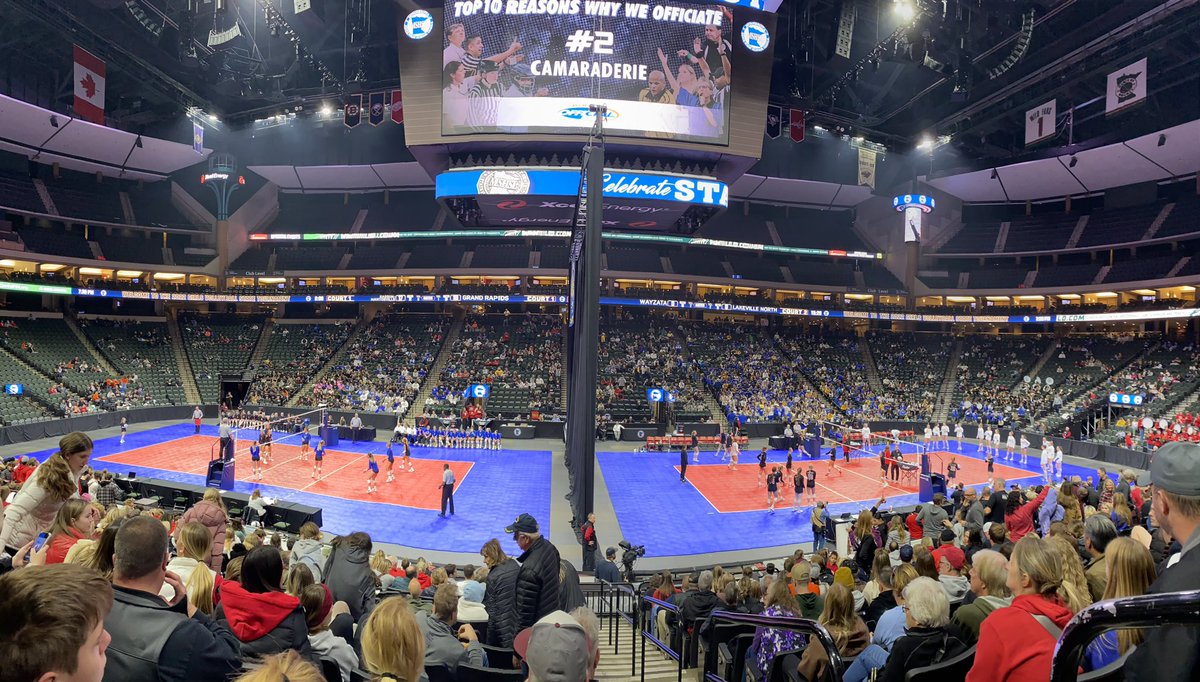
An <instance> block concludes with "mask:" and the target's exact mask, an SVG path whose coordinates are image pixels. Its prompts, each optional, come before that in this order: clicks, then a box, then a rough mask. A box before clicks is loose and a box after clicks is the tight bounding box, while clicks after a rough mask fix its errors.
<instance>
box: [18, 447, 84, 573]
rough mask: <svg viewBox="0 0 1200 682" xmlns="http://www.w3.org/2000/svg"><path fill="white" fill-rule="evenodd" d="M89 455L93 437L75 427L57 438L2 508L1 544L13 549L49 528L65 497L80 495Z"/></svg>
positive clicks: (65, 499)
mask: <svg viewBox="0 0 1200 682" xmlns="http://www.w3.org/2000/svg"><path fill="white" fill-rule="evenodd" d="M91 456H92V439H91V438H90V437H89V436H88V435H87V434H86V433H81V432H79V431H76V432H74V433H68V434H67V435H65V436H63V437H62V438H61V439H60V440H59V441H58V452H55V453H54V454H53V455H50V457H49V458H47V459H46V461H45V462H44V463H42V465H41V466H39V467H38V468H37V469H35V470H34V472H33V475H32V476H30V477H29V480H28V481H26V482H25V485H23V486H21V490H20V491H19V492H18V493H17V495H16V497H14V498H13V501H12V504H10V505H9V506H8V507H6V508H5V509H4V523H3V527H0V547H4V548H8V549H10V550H11V549H15V548H17V547H20V546H22V545H24V544H25V543H27V542H29V541H30V540H33V539H34V537H35V536H36V535H37V534H38V533H40V532H42V531H44V530H48V529H49V528H50V526H51V525H52V524H53V523H54V518H55V516H56V515H57V514H58V510H59V509H61V508H62V506H63V505H64V504H66V502H67V500H69V499H71V498H77V497H79V496H80V495H79V477H80V474H81V473H82V472H83V469H84V467H86V466H87V463H88V459H89V458H91Z"/></svg>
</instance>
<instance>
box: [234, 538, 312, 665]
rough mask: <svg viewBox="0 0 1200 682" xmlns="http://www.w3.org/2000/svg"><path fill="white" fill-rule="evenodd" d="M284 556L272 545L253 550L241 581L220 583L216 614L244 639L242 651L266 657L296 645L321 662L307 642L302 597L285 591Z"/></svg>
mask: <svg viewBox="0 0 1200 682" xmlns="http://www.w3.org/2000/svg"><path fill="white" fill-rule="evenodd" d="M282 583H283V557H282V556H281V555H280V554H279V550H278V549H276V548H275V547H272V546H270V545H260V546H258V547H255V548H254V549H252V550H250V553H249V554H247V555H246V557H245V559H244V560H243V561H242V575H241V576H240V583H237V582H232V581H228V580H227V581H225V582H224V583H222V584H221V603H220V605H218V606H217V610H216V612H215V613H214V614H213V616H214V618H215V619H216V620H217V622H219V623H225V624H228V626H229V629H230V630H232V631H233V634H234V636H236V637H237V638H238V641H240V642H241V643H242V655H243V656H248V657H250V656H252V657H265V656H270V655H272V654H278V653H280V652H283V651H286V650H288V649H294V650H296V651H297V652H299V653H300V655H301V656H303V657H305V658H307V659H309V660H310V661H312V662H313V663H316V664H319V663H320V661H319V660H317V657H316V655H315V654H313V651H312V647H310V646H309V643H308V623H307V621H306V620H305V616H304V609H303V608H301V606H300V600H299V599H298V598H296V597H293V596H292V595H290V594H288V593H286V592H284V591H283V586H282Z"/></svg>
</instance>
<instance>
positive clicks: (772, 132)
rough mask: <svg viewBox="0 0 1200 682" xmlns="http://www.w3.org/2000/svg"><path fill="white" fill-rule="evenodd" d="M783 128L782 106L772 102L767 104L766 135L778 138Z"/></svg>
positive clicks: (773, 138)
mask: <svg viewBox="0 0 1200 682" xmlns="http://www.w3.org/2000/svg"><path fill="white" fill-rule="evenodd" d="M782 130H783V108H782V107H779V106H777V105H774V104H770V105H767V137H769V138H771V139H772V140H776V139H779V134H780V132H781V131H782Z"/></svg>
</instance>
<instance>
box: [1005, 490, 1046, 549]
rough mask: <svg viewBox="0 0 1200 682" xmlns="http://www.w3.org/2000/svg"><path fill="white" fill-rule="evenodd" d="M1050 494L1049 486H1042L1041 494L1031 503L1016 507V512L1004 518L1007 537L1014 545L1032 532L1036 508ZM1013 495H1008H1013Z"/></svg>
mask: <svg viewBox="0 0 1200 682" xmlns="http://www.w3.org/2000/svg"><path fill="white" fill-rule="evenodd" d="M1049 492H1050V486H1048V485H1047V486H1042V492H1040V493H1038V496H1037V497H1035V498H1033V501H1032V502H1026V503H1025V504H1023V505H1021V506H1020V507H1017V510H1016V511H1015V512H1013V513H1011V514H1008V515H1006V516H1005V517H1004V525H1005V526H1006V527H1007V528H1008V537H1010V538H1012V541H1013V542H1014V543H1015V542H1016V541H1017V540H1020V539H1021V538H1023V537H1025V536H1026V535H1029V534H1030V533H1032V532H1033V519H1034V518H1035V517H1036V516H1037V510H1038V507H1040V506H1042V501H1043V500H1045V499H1046V494H1047V493H1049ZM1013 494H1015V493H1009V495H1013Z"/></svg>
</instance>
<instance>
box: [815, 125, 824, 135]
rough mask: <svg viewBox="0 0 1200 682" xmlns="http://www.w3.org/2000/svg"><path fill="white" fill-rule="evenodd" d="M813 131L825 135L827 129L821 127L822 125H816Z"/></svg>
mask: <svg viewBox="0 0 1200 682" xmlns="http://www.w3.org/2000/svg"><path fill="white" fill-rule="evenodd" d="M813 130H815V131H817V132H818V133H823V132H825V128H824V127H823V126H820V125H814V126H813Z"/></svg>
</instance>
